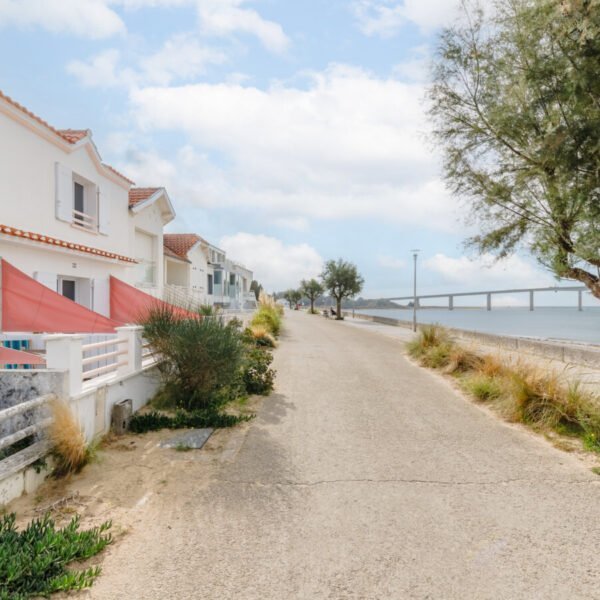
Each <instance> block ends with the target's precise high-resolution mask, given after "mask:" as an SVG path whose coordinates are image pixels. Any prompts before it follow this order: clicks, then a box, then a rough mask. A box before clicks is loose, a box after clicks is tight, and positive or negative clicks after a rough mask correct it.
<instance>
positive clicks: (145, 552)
mask: <svg viewBox="0 0 600 600" xmlns="http://www.w3.org/2000/svg"><path fill="white" fill-rule="evenodd" d="M276 362H277V364H276V367H277V369H278V370H279V376H278V384H277V393H276V394H274V395H273V396H271V397H270V398H268V399H266V400H265V403H264V404H263V407H262V409H261V411H260V414H259V416H258V418H257V419H256V420H255V421H254V422H253V423H252V425H251V426H250V427H249V428H248V429H247V431H246V432H245V434H244V436H243V439H237V438H236V437H235V435H233V437H232V438H231V440H230V441H229V442H227V443H225V448H224V450H223V453H224V456H226V459H224V460H220V461H217V464H215V465H212V466H206V467H205V468H203V470H199V469H198V468H193V467H190V470H189V473H190V477H189V485H188V486H187V488H186V490H185V492H184V493H179V495H178V496H177V497H169V496H168V494H166V495H163V496H161V499H160V503H161V504H160V507H159V508H160V510H159V511H158V513H157V511H156V507H155V509H154V513H153V514H155V515H156V514H158V515H159V517H158V518H157V519H156V520H157V521H158V523H153V524H150V523H147V526H148V529H149V531H150V529H152V531H153V533H152V535H150V533H146V532H145V528H144V520H143V518H142V521H141V524H140V525H139V526H138V527H136V529H135V531H133V532H132V533H131V534H130V535H128V536H126V538H125V539H124V540H123V541H122V542H120V543H119V544H118V545H117V546H115V547H114V548H113V549H112V550H111V553H110V555H109V557H108V558H107V559H106V561H105V563H104V574H103V575H102V577H101V578H100V580H99V581H98V583H97V585H96V586H95V587H94V588H93V590H92V592H91V594H90V595H91V597H93V598H132V599H136V600H137V599H144V598H156V599H182V600H183V599H186V600H187V599H191V598H207V599H214V600H225V599H235V600H245V599H256V600H259V599H260V600H269V599H273V600H293V599H311V600H312V599H335V600H338V599H340V600H341V599H375V598H378V599H399V600H403V599H412V598H419V599H425V598H431V599H438V598H439V599H444V600H445V599H453V598H457V599H461V600H463V599H470V598H475V599H486V598H490V599H504V598H506V599H517V598H524V599H537V598H539V599H544V600H547V599H552V598H557V599H558V598H560V599H566V598H568V599H576V598H586V599H590V598H600V557H599V554H598V548H599V541H600V527H599V523H600V520H599V515H600V478H599V477H598V476H596V475H594V474H593V473H591V472H590V471H589V470H587V469H585V468H584V467H583V466H582V465H581V464H580V463H579V462H578V461H577V460H576V459H575V458H574V457H572V456H570V455H568V454H566V453H562V452H560V451H558V450H556V449H554V448H552V447H551V446H550V445H548V444H547V443H546V442H545V441H543V440H541V439H538V438H536V437H534V436H532V435H530V434H528V433H526V432H524V431H522V430H520V429H517V428H514V427H511V426H509V425H506V424H504V423H502V422H501V421H500V420H498V419H496V418H494V417H493V416H490V415H488V414H487V413H485V412H484V411H482V410H480V409H479V408H478V407H476V406H474V405H472V404H470V403H469V402H467V401H465V400H464V399H462V398H461V397H460V396H459V395H457V394H456V393H455V392H454V391H453V390H452V388H451V387H450V385H449V384H448V383H447V382H445V381H444V380H442V379H441V378H440V377H438V376H436V375H434V374H432V373H430V372H428V371H426V370H422V369H420V368H418V367H416V366H414V365H412V364H410V363H409V362H408V361H407V360H406V359H405V358H404V357H403V356H402V354H401V345H400V342H399V341H398V340H396V339H393V338H389V337H385V336H382V335H381V334H379V333H377V332H375V331H373V332H372V331H369V330H368V329H366V328H365V329H363V328H357V327H352V326H349V325H348V324H346V323H339V322H334V321H330V320H325V319H323V318H321V317H319V316H310V315H306V314H303V313H292V314H289V313H288V316H287V320H286V332H285V334H284V336H283V339H282V344H281V347H280V349H279V350H278V352H277V359H276ZM223 439H224V440H225V439H226V438H223ZM236 439H237V441H235V440H236ZM178 454H181V453H178ZM187 454H191V453H187ZM158 501H159V500H156V499H153V498H151V499H150V500H148V502H147V504H146V505H145V507H144V509H146V508H147V507H149V506H151V505H152V503H153V502H158ZM142 516H143V513H142ZM151 525H152V527H151ZM157 527H159V529H160V535H159V536H158V539H157V536H156V528H157Z"/></svg>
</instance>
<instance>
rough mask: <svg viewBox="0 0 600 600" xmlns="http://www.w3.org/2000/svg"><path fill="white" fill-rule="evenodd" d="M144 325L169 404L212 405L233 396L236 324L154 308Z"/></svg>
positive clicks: (239, 346) (238, 354)
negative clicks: (183, 316) (188, 317)
mask: <svg viewBox="0 0 600 600" xmlns="http://www.w3.org/2000/svg"><path fill="white" fill-rule="evenodd" d="M143 325H144V336H145V337H146V339H147V340H148V342H149V343H150V346H151V348H152V350H153V352H155V353H156V354H157V355H159V356H160V359H161V361H160V363H159V365H158V368H159V372H160V374H161V377H162V380H163V393H164V395H165V396H166V397H167V398H169V399H170V400H171V402H172V404H173V405H174V406H176V407H178V408H183V409H186V410H191V411H193V410H199V409H216V407H218V406H220V405H222V404H224V403H225V402H227V401H229V400H231V399H233V397H234V394H233V395H232V392H231V390H232V389H234V388H235V386H236V384H237V382H238V381H239V371H240V367H241V364H242V358H243V351H244V348H243V343H242V339H241V336H240V333H239V330H238V327H237V324H236V323H232V324H229V325H225V324H224V323H223V322H222V320H220V319H201V318H198V319H182V318H178V317H177V316H176V315H175V314H174V313H173V312H172V311H170V310H168V309H165V308H160V307H156V308H153V309H152V310H151V311H150V313H149V314H148V316H147V317H146V319H145V322H144V323H143Z"/></svg>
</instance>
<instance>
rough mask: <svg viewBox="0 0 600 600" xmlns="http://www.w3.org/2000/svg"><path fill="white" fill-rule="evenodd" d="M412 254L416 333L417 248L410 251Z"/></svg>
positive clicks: (414, 328) (414, 326) (415, 325)
mask: <svg viewBox="0 0 600 600" xmlns="http://www.w3.org/2000/svg"><path fill="white" fill-rule="evenodd" d="M411 252H412V253H413V260H414V265H415V267H414V274H413V331H414V332H415V333H416V331H417V257H418V256H419V252H420V250H419V249H418V248H417V249H415V250H411Z"/></svg>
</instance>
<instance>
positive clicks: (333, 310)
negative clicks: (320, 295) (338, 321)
mask: <svg viewBox="0 0 600 600" xmlns="http://www.w3.org/2000/svg"><path fill="white" fill-rule="evenodd" d="M329 310H330V311H331V316H332V317H336V316H337V313H336V312H335V309H334V308H333V306H332V307H331V308H330V309H329Z"/></svg>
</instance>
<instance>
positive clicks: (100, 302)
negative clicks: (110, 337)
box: [92, 277, 110, 317]
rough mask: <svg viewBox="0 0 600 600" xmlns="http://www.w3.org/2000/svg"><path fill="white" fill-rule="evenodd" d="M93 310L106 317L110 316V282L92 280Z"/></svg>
mask: <svg viewBox="0 0 600 600" xmlns="http://www.w3.org/2000/svg"><path fill="white" fill-rule="evenodd" d="M92 310H93V311H94V312H97V313H100V314H101V315H104V316H105V317H108V316H109V315H110V280H109V278H108V277H98V278H96V279H94V280H92Z"/></svg>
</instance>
